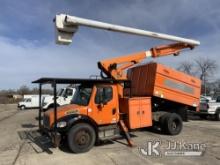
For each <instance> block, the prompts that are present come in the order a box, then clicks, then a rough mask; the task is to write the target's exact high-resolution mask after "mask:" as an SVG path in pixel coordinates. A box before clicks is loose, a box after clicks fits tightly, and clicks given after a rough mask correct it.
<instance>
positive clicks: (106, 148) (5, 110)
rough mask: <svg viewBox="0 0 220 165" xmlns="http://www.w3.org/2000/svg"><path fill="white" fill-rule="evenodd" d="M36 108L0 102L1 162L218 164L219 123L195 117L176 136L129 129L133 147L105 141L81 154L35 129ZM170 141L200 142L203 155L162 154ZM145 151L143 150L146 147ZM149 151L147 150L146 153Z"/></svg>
mask: <svg viewBox="0 0 220 165" xmlns="http://www.w3.org/2000/svg"><path fill="white" fill-rule="evenodd" d="M36 117H37V110H36V109H35V110H24V111H20V110H17V108H16V105H0V135H1V138H0V165H11V164H12V165H14V164H16V165H35V164H36V165H38V164H41V165H49V164H53V165H56V164H57V165H60V164H62V165H68V164H80V165H87V164H92V165H93V164H94V165H95V164H105V165H110V164H113V165H119V164H124V165H125V164H126V165H127V164H132V165H133V164H135V165H136V164H158V165H162V164H193V165H195V164H220V122H218V121H212V120H199V119H196V118H194V119H193V120H192V119H191V120H190V121H189V122H185V123H184V127H183V131H182V133H181V134H180V135H178V136H167V135H162V134H160V133H158V132H157V131H152V130H149V129H147V130H146V129H143V130H138V131H135V132H132V139H133V141H134V143H135V144H136V147H133V148H129V147H127V146H126V141H125V140H124V139H119V140H115V141H107V142H105V143H104V144H101V145H99V146H95V147H94V148H93V149H92V150H91V151H89V152H87V153H84V154H72V153H70V152H69V150H68V148H67V147H66V146H65V145H63V146H61V147H60V148H53V147H52V146H51V142H50V140H49V139H48V138H46V137H43V136H41V135H40V134H39V133H38V132H37V129H38V125H37V123H38V121H37V120H36ZM153 140H158V141H160V143H161V146H160V152H161V155H160V156H149V155H148V156H146V155H144V154H143V152H141V150H140V149H141V148H142V149H143V148H145V149H146V143H147V142H149V141H153ZM169 141H172V142H174V141H175V142H185V143H186V144H192V143H196V144H203V145H205V151H204V154H203V156H164V155H163V151H165V150H166V147H167V144H168V142H169ZM145 151H146V150H145ZM148 153H149V152H148Z"/></svg>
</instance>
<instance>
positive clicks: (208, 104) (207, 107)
mask: <svg viewBox="0 0 220 165" xmlns="http://www.w3.org/2000/svg"><path fill="white" fill-rule="evenodd" d="M194 115H198V116H200V118H202V119H206V118H207V117H208V116H211V117H214V118H215V119H216V120H218V121H219V120H220V96H218V97H217V98H216V99H215V100H213V99H210V98H209V97H208V98H207V97H206V96H201V98H200V111H199V112H195V113H194Z"/></svg>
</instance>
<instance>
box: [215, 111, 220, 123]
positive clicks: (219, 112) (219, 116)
mask: <svg viewBox="0 0 220 165" xmlns="http://www.w3.org/2000/svg"><path fill="white" fill-rule="evenodd" d="M215 120H217V121H220V111H217V112H216V114H215Z"/></svg>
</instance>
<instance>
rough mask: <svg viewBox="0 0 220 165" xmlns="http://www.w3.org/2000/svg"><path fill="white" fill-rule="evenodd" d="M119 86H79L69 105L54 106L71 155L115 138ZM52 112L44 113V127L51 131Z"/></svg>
mask: <svg viewBox="0 0 220 165" xmlns="http://www.w3.org/2000/svg"><path fill="white" fill-rule="evenodd" d="M119 115H120V113H119V96H118V86H117V84H114V83H110V82H109V83H96V84H90V83H89V84H81V85H79V86H78V87H77V89H76V91H75V95H74V97H73V99H72V101H71V104H69V105H64V106H60V107H57V122H56V123H57V124H56V127H57V130H58V133H59V134H60V135H61V136H62V137H66V138H67V139H68V145H69V147H70V149H71V150H72V151H73V152H77V153H78V152H86V151H88V150H89V149H90V148H91V147H92V146H93V145H94V143H95V141H97V139H102V140H103V139H105V138H109V137H115V136H117V135H118V132H119V128H118V125H117V123H118V122H119V118H120V117H119ZM54 123H55V117H54V109H53V108H51V109H49V110H48V111H46V112H45V113H44V116H43V127H44V128H45V129H47V130H50V131H53V129H54Z"/></svg>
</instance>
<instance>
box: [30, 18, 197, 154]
mask: <svg viewBox="0 0 220 165" xmlns="http://www.w3.org/2000/svg"><path fill="white" fill-rule="evenodd" d="M55 25H56V31H57V42H58V43H62V44H69V43H70V42H71V41H72V36H73V33H74V32H75V31H76V30H77V28H78V26H89V27H95V28H101V29H107V30H112V31H119V32H125V33H130V34H137V35H145V36H151V37H156V38H162V39H167V40H172V41H178V42H177V43H172V44H168V45H163V46H157V47H154V48H151V49H150V50H148V51H143V52H139V53H134V54H130V55H126V56H120V57H116V58H110V59H106V60H102V61H99V62H98V68H99V69H100V70H101V75H102V79H74V78H67V79H64V78H40V79H38V80H36V81H34V82H33V83H39V84H40V85H39V88H40V90H39V92H40V94H41V88H42V85H43V84H52V85H53V87H54V98H56V86H57V85H58V84H78V88H77V90H76V92H75V94H74V97H73V100H72V102H71V104H70V105H64V106H61V107H56V106H55V107H54V109H50V110H48V111H46V112H44V113H43V123H41V118H42V116H41V115H42V110H41V108H40V110H39V127H40V130H41V131H43V132H46V133H48V134H49V135H50V137H51V139H52V141H53V142H54V144H56V145H59V142H60V140H61V138H62V137H63V138H64V139H66V141H67V143H68V146H69V148H70V150H71V151H72V152H75V153H82V152H87V151H89V150H90V149H91V148H92V147H93V145H94V144H95V142H98V141H100V140H106V139H112V138H116V137H118V135H119V134H120V133H122V134H124V136H125V138H126V140H127V142H128V145H129V146H133V142H132V140H131V138H130V135H129V131H131V130H135V129H138V128H144V127H150V126H153V125H159V126H160V128H161V130H162V131H163V132H164V133H166V134H170V135H177V134H179V133H180V132H181V130H182V120H185V118H186V110H187V109H195V110H198V105H199V98H200V88H201V82H200V80H199V79H197V78H195V77H192V76H189V75H186V74H184V73H182V72H179V71H176V70H174V69H172V68H170V67H167V66H164V65H162V64H156V63H150V64H147V65H141V66H140V65H138V66H137V64H140V63H141V62H142V61H143V60H145V59H146V58H150V57H151V58H157V57H162V56H168V55H175V56H176V55H179V54H180V52H181V51H182V50H184V49H188V48H189V49H192V48H194V47H195V46H197V45H199V42H198V41H194V40H190V39H184V38H180V37H175V36H170V35H163V34H160V33H155V32H148V31H143V30H138V29H133V28H127V27H122V26H118V25H111V24H106V23H100V22H97V21H92V20H86V19H81V18H77V17H72V16H68V15H57V16H56V19H55ZM127 69H128V73H126V70H127ZM104 74H105V76H104ZM54 105H56V99H54Z"/></svg>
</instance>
